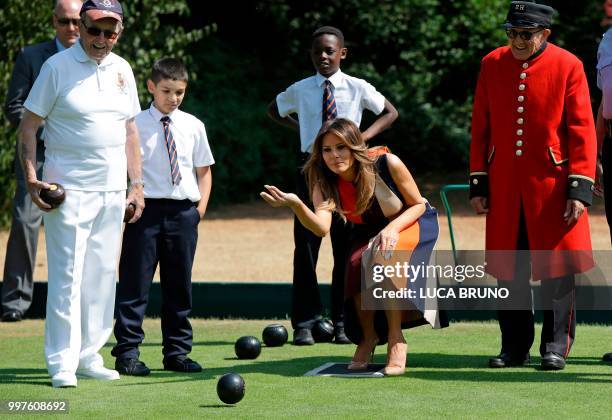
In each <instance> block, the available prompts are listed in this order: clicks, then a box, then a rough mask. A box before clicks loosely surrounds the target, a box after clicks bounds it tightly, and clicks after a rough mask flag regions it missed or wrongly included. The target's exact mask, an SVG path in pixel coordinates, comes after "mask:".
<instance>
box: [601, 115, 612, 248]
mask: <svg viewBox="0 0 612 420" xmlns="http://www.w3.org/2000/svg"><path fill="white" fill-rule="evenodd" d="M605 126H606V136H605V138H604V142H603V146H602V150H601V154H602V157H601V164H602V166H603V180H602V182H603V188H604V204H605V206H606V220H607V221H608V228H610V231H611V232H612V120H606V121H605ZM606 191H607V192H608V194H606ZM611 237H612V233H611Z"/></svg>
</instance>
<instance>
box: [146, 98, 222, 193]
mask: <svg viewBox="0 0 612 420" xmlns="http://www.w3.org/2000/svg"><path fill="white" fill-rule="evenodd" d="M164 115H165V114H162V113H161V112H160V111H159V110H158V109H157V108H155V106H154V105H153V104H151V107H150V108H149V109H147V110H145V111H142V112H141V113H140V114H138V115H137V116H136V125H137V126H138V132H139V133H140V147H141V151H142V174H143V179H144V183H145V186H144V196H145V198H170V199H173V200H185V199H188V200H191V201H194V202H195V201H198V200H200V198H201V196H200V190H199V189H198V178H197V176H196V168H201V167H205V166H210V165H212V164H214V163H215V160H214V159H213V156H212V152H211V151H210V146H209V145H208V137H207V136H206V129H205V128H204V124H203V123H202V121H200V120H198V119H197V118H196V117H194V116H193V115H191V114H188V113H186V112H183V111H181V110H179V109H177V110H175V111H173V112H172V113H170V114H168V117H170V121H171V123H170V132H171V133H172V137H173V138H174V143H175V145H176V153H177V155H178V163H179V170H180V172H181V177H182V179H181V182H180V183H179V185H172V177H171V176H170V160H169V158H168V148H167V146H166V138H165V136H164V127H163V125H162V123H161V122H160V120H161V118H162V117H163V116H164Z"/></svg>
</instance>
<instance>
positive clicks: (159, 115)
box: [149, 102, 178, 123]
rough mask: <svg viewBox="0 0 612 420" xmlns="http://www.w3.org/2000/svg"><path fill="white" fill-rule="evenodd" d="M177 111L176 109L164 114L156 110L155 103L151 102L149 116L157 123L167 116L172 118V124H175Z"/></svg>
mask: <svg viewBox="0 0 612 420" xmlns="http://www.w3.org/2000/svg"><path fill="white" fill-rule="evenodd" d="M177 111H178V109H175V110H174V111H172V112H171V113H169V114H163V113H162V112H161V111H160V110H159V109H157V108H155V103H154V102H151V106H150V107H149V114H150V115H151V116H152V117H153V119H154V120H155V121H157V122H159V121H160V120H161V119H162V117H166V116H167V117H169V118H170V121H171V122H172V123H174V118H175V117H176V115H177Z"/></svg>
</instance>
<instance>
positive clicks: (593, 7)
mask: <svg viewBox="0 0 612 420" xmlns="http://www.w3.org/2000/svg"><path fill="white" fill-rule="evenodd" d="M5 3H6V4H7V5H6V6H3V9H1V10H0V33H3V34H6V35H5V36H4V37H3V38H4V40H5V41H4V42H5V49H4V50H2V51H0V97H1V98H4V94H5V92H6V86H7V82H8V78H9V77H10V70H11V69H12V65H13V61H14V58H15V54H16V53H17V51H18V50H19V48H20V47H21V46H23V45H27V44H31V43H34V42H39V41H42V40H45V39H48V38H49V37H50V36H51V34H52V30H51V29H50V27H49V26H50V25H48V22H49V19H50V15H51V4H50V3H51V2H49V8H48V9H46V8H38V9H35V8H33V7H31V4H32V2H30V1H27V0H6V1H5ZM123 4H124V6H125V7H126V15H127V21H126V30H125V33H124V34H123V36H122V39H121V40H120V41H119V44H118V45H117V52H118V53H119V54H120V55H122V56H123V57H124V58H126V59H127V60H128V61H130V62H131V63H132V66H133V68H134V70H135V73H136V77H137V80H138V82H139V89H140V98H141V103H142V105H143V107H145V106H148V105H147V103H148V101H150V98H149V95H148V93H147V91H146V88H145V81H146V77H147V75H148V71H149V68H150V66H151V64H152V62H153V61H154V60H155V59H157V58H159V57H161V56H164V55H173V56H177V57H180V58H183V59H184V60H185V62H186V63H187V65H188V67H189V69H190V73H191V81H190V83H189V87H188V91H187V97H186V100H185V103H184V106H183V108H184V109H185V110H186V111H187V112H191V113H193V114H195V115H196V116H197V117H199V118H200V119H202V120H203V121H204V123H205V124H206V128H207V132H208V135H209V140H210V143H211V147H212V149H213V153H214V156H215V159H216V161H217V164H216V165H215V167H214V169H213V174H214V175H213V178H214V182H213V194H212V205H215V204H220V203H231V202H241V201H246V200H257V199H258V196H257V193H258V192H259V191H260V189H261V185H262V184H264V183H276V184H278V185H281V186H283V187H284V188H293V167H294V166H295V159H294V155H295V154H296V152H297V151H298V149H299V146H298V145H299V139H298V136H297V134H296V133H294V132H292V131H290V130H288V129H285V128H284V127H279V126H277V125H275V124H274V123H273V122H272V121H270V120H269V119H268V118H267V116H266V106H267V104H268V102H269V101H270V100H272V99H273V98H274V97H275V95H276V94H277V93H278V92H279V91H281V90H283V89H285V88H286V87H287V86H288V85H289V84H291V83H292V82H294V81H296V80H299V79H301V78H303V77H306V76H308V75H310V74H312V73H313V67H312V64H311V63H310V59H309V57H308V48H309V46H310V34H311V33H312V31H313V30H314V29H315V28H316V27H318V26H320V25H324V24H331V25H334V26H338V27H339V28H341V29H342V30H343V31H344V33H345V37H346V40H347V47H348V48H349V55H348V58H347V59H346V60H345V62H344V63H343V65H342V68H343V70H344V71H346V72H347V73H350V74H352V75H354V76H357V77H360V78H364V79H366V80H368V81H370V82H371V83H372V84H374V85H375V86H376V87H377V88H378V89H379V90H380V91H381V92H382V93H383V94H384V95H385V96H386V97H388V98H389V100H390V101H391V102H393V103H394V105H396V107H397V108H398V109H399V111H400V118H399V119H398V120H397V122H396V123H395V125H394V127H393V128H392V130H389V131H388V132H386V133H384V134H383V135H381V136H380V138H379V139H376V140H375V143H386V144H388V145H390V146H391V148H392V150H394V152H396V153H398V154H399V155H400V156H402V157H403V158H404V160H405V161H406V162H407V163H408V165H409V167H410V168H411V169H413V170H414V171H415V172H416V173H417V174H418V175H422V174H423V173H426V172H428V171H431V172H433V171H437V172H440V173H445V172H446V171H450V170H453V171H456V170H462V169H465V168H466V165H467V157H468V156H467V153H468V144H469V128H470V115H471V102H472V95H473V90H474V87H475V83H476V78H477V75H478V69H479V64H480V60H481V59H482V57H483V56H484V55H485V54H486V53H487V52H489V51H490V50H492V49H493V48H495V47H497V46H500V45H504V44H505V43H506V42H507V41H506V38H505V34H504V31H503V29H502V27H501V23H502V22H503V20H504V18H505V15H506V12H507V8H508V5H509V1H508V0H385V1H380V0H343V1H331V0H312V1H308V2H304V1H298V0H242V1H241V2H237V3H232V2H199V1H196V0H181V1H172V2H154V1H152V0H134V1H127V0H126V1H124V2H123ZM549 4H550V5H552V6H553V7H555V8H556V9H557V10H558V11H559V13H560V14H559V17H558V18H557V20H556V22H557V24H556V25H555V26H554V28H553V35H554V37H553V42H555V43H557V44H559V45H561V46H563V47H565V48H567V49H569V50H570V51H572V52H574V53H575V54H577V55H578V56H579V57H580V58H581V59H582V60H583V61H584V63H585V69H586V70H587V74H588V77H589V80H590V82H591V83H592V87H593V89H592V91H591V92H592V97H593V102H594V103H597V102H598V100H599V92H598V91H597V90H596V89H595V85H594V80H595V72H594V65H595V52H596V48H597V42H598V41H599V39H600V37H601V33H602V32H603V30H602V28H600V27H599V22H600V20H601V14H602V12H601V4H600V2H575V1H569V0H558V1H552V0H551V1H550V2H549ZM189 12H191V14H190V13H189ZM371 120H372V117H371V116H366V117H365V118H364V124H368V123H369V122H370V121H371ZM14 141H15V140H14V136H13V134H12V133H11V132H10V130H9V128H8V123H7V122H6V121H5V120H4V119H3V120H2V121H1V122H0V181H1V182H2V185H4V186H5V188H4V189H3V190H2V191H1V192H0V221H4V222H5V221H6V220H7V216H8V215H9V212H8V210H9V209H10V197H11V194H12V188H13V187H12V185H13V180H12V170H11V165H12V159H13V150H14V149H13V147H14V146H13V145H14ZM466 172H467V170H466ZM449 181H454V182H457V181H459V182H461V181H464V179H454V180H449Z"/></svg>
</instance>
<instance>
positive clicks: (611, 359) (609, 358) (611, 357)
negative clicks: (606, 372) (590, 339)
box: [602, 353, 612, 362]
mask: <svg viewBox="0 0 612 420" xmlns="http://www.w3.org/2000/svg"><path fill="white" fill-rule="evenodd" d="M602 360H603V361H604V362H612V353H606V354H604V355H603V357H602Z"/></svg>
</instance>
